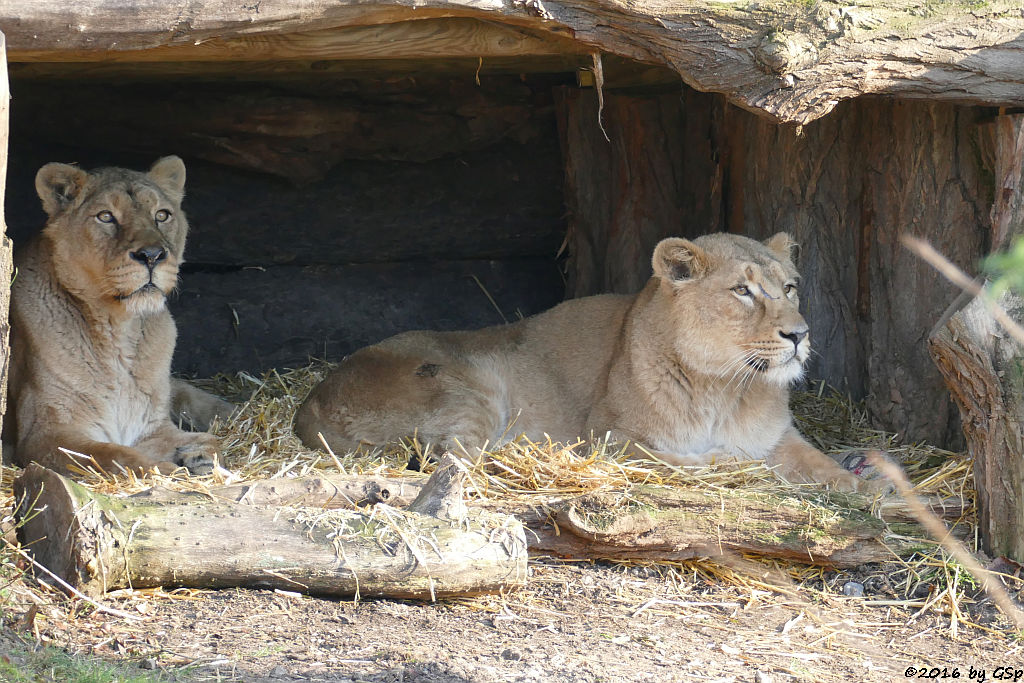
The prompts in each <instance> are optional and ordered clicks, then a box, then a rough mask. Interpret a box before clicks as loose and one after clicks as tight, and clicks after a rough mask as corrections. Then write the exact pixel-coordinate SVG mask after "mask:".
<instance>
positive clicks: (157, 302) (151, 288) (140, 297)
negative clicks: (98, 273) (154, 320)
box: [116, 282, 167, 316]
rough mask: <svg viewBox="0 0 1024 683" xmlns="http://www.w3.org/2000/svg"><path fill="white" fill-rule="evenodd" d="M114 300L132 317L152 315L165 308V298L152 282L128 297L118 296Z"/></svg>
mask: <svg viewBox="0 0 1024 683" xmlns="http://www.w3.org/2000/svg"><path fill="white" fill-rule="evenodd" d="M116 298H117V300H118V301H120V302H121V304H122V305H123V306H124V307H125V310H126V311H128V313H129V314H130V315H133V316H146V315H152V314H153V313H159V312H160V311H162V310H164V309H165V308H166V307H167V297H166V296H165V295H164V293H163V292H162V291H161V290H160V288H159V287H157V286H156V285H154V284H153V283H152V282H149V283H147V284H144V285H143V286H141V287H139V288H138V289H136V290H135V291H134V292H132V293H130V294H128V295H118V296H117V297H116Z"/></svg>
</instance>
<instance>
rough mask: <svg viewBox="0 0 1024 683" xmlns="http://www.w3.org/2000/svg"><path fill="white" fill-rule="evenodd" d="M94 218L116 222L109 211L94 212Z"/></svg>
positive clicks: (103, 221)
mask: <svg viewBox="0 0 1024 683" xmlns="http://www.w3.org/2000/svg"><path fill="white" fill-rule="evenodd" d="M96 220H98V221H99V222H100V223H114V222H116V221H115V219H114V214H112V213H111V212H109V211H100V212H99V213H98V214H96Z"/></svg>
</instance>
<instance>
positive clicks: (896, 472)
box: [868, 451, 1024, 628]
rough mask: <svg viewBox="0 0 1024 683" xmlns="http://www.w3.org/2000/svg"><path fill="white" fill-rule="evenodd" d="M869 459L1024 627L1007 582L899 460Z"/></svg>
mask: <svg viewBox="0 0 1024 683" xmlns="http://www.w3.org/2000/svg"><path fill="white" fill-rule="evenodd" d="M868 462H870V463H871V464H872V465H874V466H875V467H876V468H877V469H878V471H879V472H881V473H882V474H884V475H885V476H886V477H887V478H888V479H889V481H891V482H892V483H893V485H894V486H895V487H896V490H897V491H899V493H900V495H901V496H903V500H905V501H906V502H907V508H908V509H909V510H910V514H912V515H913V516H914V518H915V519H917V521H918V522H920V523H921V526H923V527H924V528H925V529H927V530H928V533H930V534H931V535H932V536H933V537H934V538H935V540H936V541H938V542H939V544H940V545H941V546H942V547H943V548H945V549H946V551H947V552H948V553H949V554H950V555H952V556H953V557H954V558H955V559H956V561H957V562H959V563H960V564H961V566H963V567H964V568H965V569H966V570H967V571H969V572H970V573H971V576H973V577H974V578H975V580H977V582H978V583H980V584H981V585H982V587H983V588H984V589H985V592H986V593H988V596H989V597H990V598H992V601H993V602H995V603H996V604H997V605H999V609H1001V610H1002V611H1003V613H1004V614H1006V616H1008V617H1009V618H1010V619H1011V620H1012V621H1013V623H1014V624H1016V626H1017V628H1024V612H1021V610H1020V609H1019V608H1018V607H1017V606H1016V605H1015V604H1013V600H1012V599H1011V598H1010V596H1009V594H1007V592H1006V590H1005V589H1004V588H1003V585H1002V584H1001V583H1000V582H999V580H998V579H997V578H996V576H995V575H994V573H993V572H990V571H988V570H987V569H985V568H984V567H982V566H981V564H980V563H979V562H978V560H976V559H975V558H974V555H971V553H970V552H969V551H968V550H967V548H965V547H964V545H963V543H961V542H960V541H958V540H957V539H956V538H955V537H954V536H953V534H952V533H950V531H949V529H948V528H946V525H945V524H943V522H942V520H941V519H939V518H938V517H936V516H935V515H934V514H933V513H932V512H931V510H929V509H928V508H927V507H926V506H925V505H924V503H922V502H921V499H920V498H918V497H917V495H916V494H915V493H914V492H913V491H912V490H911V486H910V481H908V480H907V477H906V475H905V474H904V473H903V470H902V468H900V467H899V466H898V465H896V464H895V463H893V462H891V461H889V460H887V459H886V458H884V457H882V454H881V453H879V452H878V451H870V452H869V453H868Z"/></svg>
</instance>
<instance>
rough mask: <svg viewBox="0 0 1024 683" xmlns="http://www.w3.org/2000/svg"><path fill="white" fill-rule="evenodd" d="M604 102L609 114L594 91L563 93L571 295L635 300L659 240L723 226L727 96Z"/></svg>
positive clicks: (690, 94)
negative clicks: (626, 296)
mask: <svg viewBox="0 0 1024 683" xmlns="http://www.w3.org/2000/svg"><path fill="white" fill-rule="evenodd" d="M602 97H603V102H604V106H603V108H602V107H601V106H600V103H599V95H598V93H597V92H596V91H594V90H579V89H574V88H560V89H559V90H557V91H556V108H557V113H558V123H559V131H560V133H561V139H562V157H563V163H564V165H565V197H566V204H567V207H568V210H569V230H568V237H567V246H568V252H569V262H568V264H567V266H566V270H567V283H566V294H567V296H569V297H579V296H589V295H591V294H599V293H602V292H618V293H633V292H637V291H639V290H640V289H641V288H642V287H643V285H644V284H645V283H646V282H647V280H648V279H649V278H650V276H651V253H652V252H653V251H654V246H655V245H656V244H657V243H658V241H659V240H661V239H663V238H665V237H668V236H670V235H677V236H685V237H696V236H698V235H702V234H704V233H707V232H715V231H716V230H719V229H720V227H721V208H722V177H721V174H722V167H721V165H720V163H719V155H718V146H719V144H720V139H719V138H720V136H721V131H720V130H719V126H720V123H721V118H722V112H723V110H724V103H723V102H722V101H721V98H718V97H716V96H714V95H707V94H704V93H699V92H696V91H694V90H691V89H690V88H684V89H682V92H679V91H678V89H675V90H673V91H672V92H667V93H661V94H653V95H651V94H648V95H637V94H624V93H618V92H606V93H604V94H603V96H602ZM606 136H607V137H606Z"/></svg>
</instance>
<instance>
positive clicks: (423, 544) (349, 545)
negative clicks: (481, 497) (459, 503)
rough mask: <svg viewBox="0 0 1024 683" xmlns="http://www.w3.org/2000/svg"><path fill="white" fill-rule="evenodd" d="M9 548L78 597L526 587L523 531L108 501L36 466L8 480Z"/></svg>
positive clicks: (191, 499)
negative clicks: (180, 589) (177, 591)
mask: <svg viewBox="0 0 1024 683" xmlns="http://www.w3.org/2000/svg"><path fill="white" fill-rule="evenodd" d="M15 499H16V501H17V503H16V505H17V508H16V514H17V515H18V517H19V519H20V520H21V522H22V524H21V526H20V528H19V539H20V540H21V542H22V544H23V545H24V546H26V547H28V548H31V550H32V552H33V553H34V554H35V559H36V560H37V561H38V562H40V563H41V564H42V565H43V566H45V567H47V568H49V569H50V570H51V571H53V572H55V573H56V574H57V575H58V576H60V577H61V578H62V579H64V580H65V581H67V582H68V583H69V584H70V585H72V586H73V587H75V588H77V589H78V590H80V591H82V592H84V593H86V594H89V595H96V594H99V593H102V592H104V591H107V590H112V589H115V588H124V587H135V588H141V587H147V586H168V585H177V586H193V587H208V588H224V587H231V586H261V587H270V588H278V589H283V590H289V591H302V592H308V593H315V594H320V595H336V596H351V595H361V596H387V597H396V598H430V599H434V598H437V597H444V596H452V595H472V594H479V593H491V592H497V591H501V590H507V589H510V588H515V587H517V586H520V585H522V584H523V582H524V581H525V579H526V541H525V537H524V531H523V527H522V525H521V524H520V523H519V522H518V521H516V520H515V519H514V518H512V517H509V516H508V515H502V514H496V513H489V512H486V511H475V512H474V514H473V515H472V516H471V517H467V518H466V519H464V520H462V521H461V522H459V523H454V522H450V521H448V520H442V519H438V518H436V517H430V516H427V515H421V514H418V513H415V512H406V511H400V510H397V509H395V508H391V507H389V506H386V505H377V506H375V507H374V508H373V509H372V510H371V511H370V512H368V513H363V512H355V511H348V510H321V509H311V508H284V507H281V508H273V509H267V508H257V507H254V506H248V505H243V504H239V503H228V502H221V501H218V500H216V499H212V498H211V497H210V496H206V495H203V494H200V493H195V494H170V493H168V492H166V491H158V490H156V491H153V492H144V493H143V494H139V495H135V496H130V497H121V498H118V497H112V496H104V495H100V494H97V493H95V492H92V491H89V490H88V489H86V488H84V487H82V486H81V485H79V484H77V483H75V482H73V481H71V480H70V479H67V478H65V477H62V476H60V475H58V474H56V473H54V472H52V471H50V470H47V469H45V468H42V467H40V466H38V465H34V464H33V465H30V466H29V467H28V468H27V469H26V470H25V472H24V473H23V474H22V475H21V476H20V477H19V478H18V479H17V481H16V482H15Z"/></svg>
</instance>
